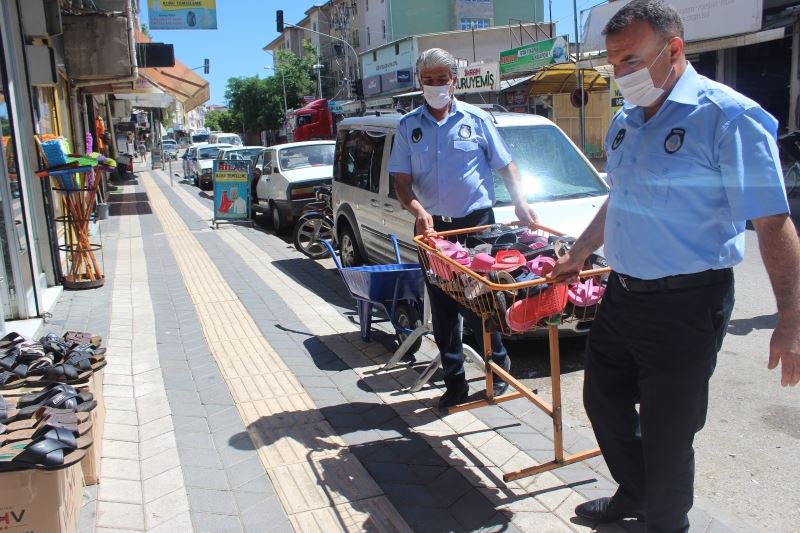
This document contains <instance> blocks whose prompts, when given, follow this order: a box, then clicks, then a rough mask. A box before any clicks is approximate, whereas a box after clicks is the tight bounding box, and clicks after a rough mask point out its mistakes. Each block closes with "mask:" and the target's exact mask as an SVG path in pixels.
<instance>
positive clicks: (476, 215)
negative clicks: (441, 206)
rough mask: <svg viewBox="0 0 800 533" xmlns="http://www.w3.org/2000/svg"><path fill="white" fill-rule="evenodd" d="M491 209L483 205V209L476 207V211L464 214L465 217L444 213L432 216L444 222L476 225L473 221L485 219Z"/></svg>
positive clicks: (465, 225)
mask: <svg viewBox="0 0 800 533" xmlns="http://www.w3.org/2000/svg"><path fill="white" fill-rule="evenodd" d="M491 210H492V208H491V207H483V208H481V209H476V210H475V211H472V212H471V213H470V214H468V215H464V216H463V217H446V216H442V215H432V216H433V220H434V221H440V222H444V223H445V224H454V225H458V226H462V227H469V226H470V225H472V226H474V225H475V224H472V221H474V220H481V219H483V217H484V215H485V214H486V212H487V211H491Z"/></svg>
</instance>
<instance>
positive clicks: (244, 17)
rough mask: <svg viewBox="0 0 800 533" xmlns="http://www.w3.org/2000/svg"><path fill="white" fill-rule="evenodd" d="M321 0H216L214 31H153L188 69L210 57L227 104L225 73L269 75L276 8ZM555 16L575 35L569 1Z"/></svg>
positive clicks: (295, 18)
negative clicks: (269, 47)
mask: <svg viewBox="0 0 800 533" xmlns="http://www.w3.org/2000/svg"><path fill="white" fill-rule="evenodd" d="M322 1H323V0H317V1H316V2H314V1H313V0H292V1H286V0H266V1H264V0H217V26H218V29H216V30H151V32H150V34H151V35H152V37H153V40H154V41H156V42H163V43H171V44H173V45H175V57H177V58H178V59H179V60H180V61H182V62H183V63H185V64H186V65H187V66H188V67H189V68H193V67H200V66H202V65H203V59H204V58H206V57H207V58H209V59H210V60H211V72H210V74H208V75H204V74H203V70H202V69H199V70H197V71H196V72H197V73H198V74H199V75H201V76H203V77H205V78H206V79H207V80H208V81H209V84H210V88H211V100H209V102H208V103H209V104H224V103H225V87H226V85H227V82H228V78H232V77H235V76H256V75H257V76H260V77H266V76H270V75H271V71H269V70H264V65H271V64H272V58H271V57H270V55H269V54H267V53H266V52H264V51H263V50H262V48H263V47H264V45H266V44H267V43H268V42H270V41H272V40H273V39H274V38H275V37H277V36H278V34H277V32H276V31H275V11H276V10H277V9H283V10H284V19H285V21H286V22H288V23H296V22H299V21H300V19H302V18H303V17H304V16H305V11H306V10H307V9H308V8H309V7H311V6H313V5H315V4H321V3H322ZM598 1H599V0H578V1H577V4H578V10H581V9H586V8H588V7H591V6H593V5H594V4H596V3H598ZM140 5H141V8H142V12H141V13H140V18H141V22H142V23H143V24H147V20H148V18H147V1H146V0H141V2H140ZM544 5H545V16H547V14H548V0H545V1H544ZM552 6H553V20H554V21H556V22H557V26H556V30H557V32H558V33H569V34H570V35H572V34H574V32H573V30H572V28H573V18H572V2H571V1H569V0H552Z"/></svg>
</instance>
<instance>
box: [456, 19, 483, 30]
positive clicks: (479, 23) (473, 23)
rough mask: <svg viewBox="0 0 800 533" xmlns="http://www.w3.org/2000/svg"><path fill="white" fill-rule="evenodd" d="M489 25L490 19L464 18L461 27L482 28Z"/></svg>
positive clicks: (468, 28)
mask: <svg viewBox="0 0 800 533" xmlns="http://www.w3.org/2000/svg"><path fill="white" fill-rule="evenodd" d="M488 27H489V19H476V18H462V19H461V29H462V30H470V29H472V28H475V29H481V28H488Z"/></svg>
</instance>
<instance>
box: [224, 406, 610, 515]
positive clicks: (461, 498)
mask: <svg viewBox="0 0 800 533" xmlns="http://www.w3.org/2000/svg"><path fill="white" fill-rule="evenodd" d="M396 409H397V411H400V412H405V411H407V410H411V411H413V414H412V415H410V416H412V417H413V418H414V419H415V420H417V425H420V426H422V425H428V424H437V423H438V422H439V418H438V417H437V416H436V414H435V413H432V412H431V411H430V410H429V409H428V408H427V407H425V406H424V405H422V404H420V403H419V402H418V401H417V400H413V401H409V402H398V403H395V404H391V405H387V404H384V403H380V402H376V403H371V402H349V403H342V404H337V405H331V406H326V407H322V408H320V409H318V410H314V411H294V412H284V413H275V414H273V415H270V416H265V417H262V418H260V419H258V420H257V421H256V422H254V423H252V424H251V425H250V426H249V427H248V430H249V435H250V436H251V438H252V439H253V442H255V443H256V446H257V448H267V447H272V448H273V451H274V452H275V453H279V450H280V453H281V457H286V451H287V450H289V449H291V448H294V449H295V450H297V449H298V448H297V447H296V445H301V446H302V449H305V450H307V452H306V457H305V462H304V464H305V465H307V466H310V467H311V470H312V472H313V476H314V478H315V481H316V485H317V486H318V487H319V488H320V490H321V492H324V494H325V498H327V499H328V503H329V504H331V505H335V504H338V503H343V501H350V502H351V504H352V505H353V507H354V508H355V509H356V510H358V511H361V512H364V513H369V509H366V508H362V507H360V505H361V504H362V503H363V502H364V501H365V500H366V499H368V498H371V497H373V496H376V495H377V494H378V493H379V492H383V494H384V495H385V496H386V497H387V498H388V499H389V501H391V503H392V504H393V505H394V507H395V508H396V509H397V511H398V512H399V513H400V514H401V516H402V517H403V519H404V520H405V521H406V522H407V523H408V524H409V525H410V526H411V528H412V529H413V530H414V531H454V530H456V531H475V530H480V529H482V528H489V529H491V530H492V531H505V530H507V529H511V527H510V515H509V514H508V513H509V512H508V511H504V510H502V509H500V507H501V506H506V505H511V504H514V503H515V502H519V501H520V500H524V499H527V498H533V497H536V496H538V495H540V494H545V493H548V492H554V491H558V490H564V489H568V488H570V487H574V486H579V485H583V484H589V483H593V482H594V481H595V480H593V479H586V480H579V481H577V482H574V483H569V484H558V485H556V486H552V487H545V488H541V489H538V490H535V491H530V492H529V491H528V490H526V489H525V488H524V487H527V486H529V485H530V483H532V478H529V480H528V481H527V484H525V485H520V484H518V483H516V482H511V483H508V484H506V483H505V482H504V481H503V480H502V478H501V476H500V469H498V468H496V467H493V466H492V467H489V466H486V464H485V463H486V459H485V458H483V457H481V456H478V455H476V454H475V452H474V450H475V449H476V448H472V447H469V446H467V445H466V442H465V440H464V438H465V437H469V436H471V435H479V434H481V433H486V432H494V431H495V429H496V428H490V429H488V430H481V431H473V432H470V431H464V432H461V433H453V434H448V433H443V432H442V433H441V434H437V435H436V436H431V435H430V433H431V432H428V435H426V436H423V435H421V434H420V433H417V432H416V431H414V428H413V427H409V425H408V423H407V422H406V420H403V419H401V418H400V417H399V416H398V414H397V411H396ZM323 418H324V420H323ZM325 421H327V422H328V423H329V424H330V426H328V424H326V423H325ZM331 428H332V429H333V432H332V431H331ZM337 435H338V436H340V437H341V438H342V439H343V440H344V442H345V445H344V446H342V444H341V442H340V441H338V439H337ZM242 437H243V435H241V434H238V435H235V436H233V437H232V438H231V439H230V445H231V446H235V447H241V446H251V445H252V443H251V442H250V439H243V438H242ZM434 448H440V449H447V448H449V450H448V451H446V452H444V453H445V455H449V460H445V459H444V458H443V457H442V456H441V455H440V453H437V451H435V449H434ZM347 452H350V453H349V454H348V453H347ZM350 454H352V456H354V457H355V458H357V459H358V461H359V462H360V463H361V465H362V466H363V467H364V468H365V469H366V470H367V472H368V473H369V474H370V476H371V477H372V478H373V479H374V480H375V482H376V483H377V485H378V486H379V487H375V486H374V485H373V484H372V483H371V481H370V480H369V479H368V478H366V479H359V478H358V476H357V474H358V470H359V466H358V465H356V464H354V463H353V462H352V458H351V455H350ZM298 459H299V458H298ZM476 487H479V488H476ZM363 526H364V528H365V529H367V530H369V529H371V527H370V526H373V527H374V524H368V523H367V524H363ZM513 529H516V528H513Z"/></svg>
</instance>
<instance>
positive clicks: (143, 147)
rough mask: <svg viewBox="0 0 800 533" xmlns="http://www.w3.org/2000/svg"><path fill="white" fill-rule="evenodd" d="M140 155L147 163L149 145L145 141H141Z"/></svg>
mask: <svg viewBox="0 0 800 533" xmlns="http://www.w3.org/2000/svg"><path fill="white" fill-rule="evenodd" d="M139 157H141V158H142V163H147V145H146V144H145V143H144V141H140V142H139Z"/></svg>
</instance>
